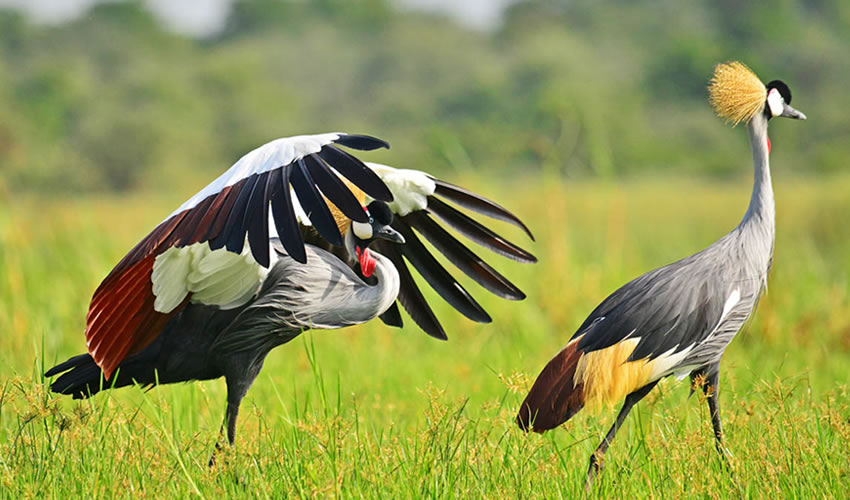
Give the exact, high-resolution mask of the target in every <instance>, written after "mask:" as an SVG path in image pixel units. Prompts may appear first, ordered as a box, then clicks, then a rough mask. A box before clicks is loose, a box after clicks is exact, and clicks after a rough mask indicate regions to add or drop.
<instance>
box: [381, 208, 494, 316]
mask: <svg viewBox="0 0 850 500" xmlns="http://www.w3.org/2000/svg"><path fill="white" fill-rule="evenodd" d="M392 227H393V228H394V229H395V230H396V231H398V232H399V233H401V235H402V236H404V239H405V244H404V256H405V257H406V258H407V260H409V261H410V263H411V264H413V267H415V268H416V270H417V271H419V274H421V275H422V277H423V278H425V281H427V282H428V284H429V285H431V287H432V288H433V289H434V290H435V291H436V292H437V293H438V294H439V295H440V297H442V298H443V299H444V300H445V301H446V302H448V303H449V304H451V305H452V307H454V308H455V309H457V310H458V311H460V313H461V314H463V315H464V316H466V317H467V318H469V319H471V320H472V321H476V322H478V323H490V322H491V321H492V319H491V318H490V315H489V314H487V311H485V310H484V309H483V308H482V307H481V306H480V305H479V304H478V302H476V301H475V299H473V298H472V296H471V295H469V292H467V291H466V289H464V288H463V286H461V284H460V283H458V282H457V280H456V279H454V277H453V276H452V275H451V274H449V272H448V271H446V269H445V268H444V267H443V266H442V265H440V263H439V262H437V259H435V258H434V256H433V255H431V253H430V252H429V251H428V249H427V248H425V245H423V244H422V242H421V241H420V240H419V238H418V237H417V236H416V234H415V233H414V232H413V230H412V229H411V228H410V226H409V225H408V222H407V221H406V220H405V218H404V217H402V218H401V219H399V218H396V219H395V220H394V221H393V224H392Z"/></svg>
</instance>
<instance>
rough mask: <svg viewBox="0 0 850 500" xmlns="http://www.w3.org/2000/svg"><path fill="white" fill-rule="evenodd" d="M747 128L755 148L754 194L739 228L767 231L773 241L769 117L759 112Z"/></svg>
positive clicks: (773, 208) (773, 218)
mask: <svg viewBox="0 0 850 500" xmlns="http://www.w3.org/2000/svg"><path fill="white" fill-rule="evenodd" d="M747 130H748V131H749V134H750V145H751V146H752V148H753V195H752V197H751V198H750V206H749V208H747V213H746V214H744V218H743V220H742V221H741V224H739V225H738V229H739V230H750V231H757V232H759V233H766V235H769V237H770V239H771V242H772V241H773V236H774V231H775V206H774V202H773V186H772V184H771V182H770V159H769V151H768V147H767V141H768V139H767V118H766V117H765V116H764V114H763V113H759V114H757V115H756V116H755V117H754V118H753V119H752V120H751V121H750V123H749V125H748V126H747ZM771 246H772V245H771Z"/></svg>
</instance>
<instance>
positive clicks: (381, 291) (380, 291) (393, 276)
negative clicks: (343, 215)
mask: <svg viewBox="0 0 850 500" xmlns="http://www.w3.org/2000/svg"><path fill="white" fill-rule="evenodd" d="M345 248H346V250H347V251H348V255H349V259H350V265H355V262H356V260H355V251H354V236H353V234H352V232H351V231H348V232H346V234H345ZM370 252H371V253H372V257H373V258H374V259H375V260H376V261H377V262H376V265H375V274H373V276H374V277H375V281H376V283H375V286H366V287H362V288H360V289H359V290H358V292H357V293H358V296H359V297H360V298H359V299H358V300H360V301H361V304H362V307H363V310H364V311H366V310H370V311H372V313H371V314H373V316H372V318H374V317H375V316H378V315H380V314H383V313H384V312H386V310H387V309H389V308H390V306H391V305H392V304H393V302H395V300H396V298H397V297H398V290H399V288H400V287H401V278H400V277H399V274H398V270H397V269H396V268H395V266H394V265H393V263H392V261H391V260H390V259H388V258H386V257H384V256H383V255H381V254H379V253H378V252H375V251H374V250H370ZM370 319H371V318H370Z"/></svg>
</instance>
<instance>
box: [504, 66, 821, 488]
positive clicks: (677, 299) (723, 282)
mask: <svg viewBox="0 0 850 500" xmlns="http://www.w3.org/2000/svg"><path fill="white" fill-rule="evenodd" d="M709 94H710V101H711V103H712V106H713V107H714V108H715V111H716V112H717V114H718V115H719V116H721V117H723V118H725V119H726V120H727V121H730V122H732V123H739V122H741V121H746V123H747V130H748V134H749V140H750V145H751V147H752V154H753V172H754V181H753V191H752V196H751V197H750V203H749V206H748V208H747V211H746V213H745V214H744V217H743V219H742V220H741V222H740V223H739V224H738V225H737V226H736V227H735V228H734V229H733V230H732V231H731V232H729V233H728V234H726V235H725V236H723V237H722V238H720V239H719V240H718V241H716V242H715V243H714V244H712V245H710V246H709V247H707V248H706V249H704V250H702V251H700V252H698V253H696V254H693V255H691V256H689V257H686V258H684V259H681V260H679V261H676V262H674V263H672V264H670V265H667V266H664V267H661V268H659V269H656V270H654V271H650V272H648V273H646V274H644V275H642V276H640V277H638V278H636V279H634V280H632V281H630V282H629V283H627V284H625V285H623V286H622V287H621V288H619V289H618V290H616V291H615V292H614V293H612V294H611V295H610V296H609V297H607V298H606V299H605V300H603V301H602V303H601V304H599V306H597V307H596V308H595V309H594V310H593V312H591V314H590V315H589V316H588V317H587V319H586V320H585V321H584V322H583V323H582V324H581V326H579V328H578V329H577V331H576V333H575V334H574V335H573V337H572V338H571V340H570V342H569V343H568V344H567V346H566V347H564V348H563V349H562V350H561V352H559V353H558V354H557V355H556V356H555V357H554V358H552V360H551V361H550V362H549V363H548V364H547V365H546V366H545V367H544V369H543V371H541V373H540V375H539V376H538V378H537V380H536V381H535V383H534V385H533V386H532V388H531V390H530V391H529V393H528V395H527V396H526V398H525V400H524V401H523V403H522V405H521V407H520V411H519V414H518V416H517V423H518V425H519V426H520V428H522V429H524V430H534V431H538V432H543V431H545V430H548V429H552V428H555V427H557V426H558V425H560V424H562V423H564V422H566V421H567V420H569V419H570V418H571V417H572V416H573V415H575V414H576V413H577V412H578V411H579V410H581V408H583V407H584V405H585V402H586V400H588V401H592V402H602V401H607V402H610V403H615V402H616V401H617V400H619V399H620V398H625V400H624V403H623V407H622V409H621V410H620V413H619V415H618V416H617V419H616V421H615V422H614V425H613V426H612V427H611V429H610V430H609V432H608V434H607V435H606V436H605V438H604V439H603V441H602V443H601V444H600V445H599V446H598V447H597V449H596V452H595V453H594V454H593V455H592V456H591V458H590V466H589V468H588V476H587V477H588V483H587V484H588V485H590V484H591V483H592V481H593V479H594V478H595V476H596V474H597V473H598V471H599V469H600V467H601V466H600V459H601V457H602V455H603V454H604V453H605V451H606V450H607V448H608V446H609V445H610V443H611V441H612V440H613V439H614V436H615V435H616V433H617V430H618V429H619V427H620V425H621V424H622V423H623V421H624V420H625V417H626V415H628V413H629V411H630V410H631V408H632V407H633V406H634V404H636V403H637V402H638V401H640V399H642V398H643V397H644V396H646V395H647V394H648V393H649V392H650V391H651V390H652V388H653V387H654V386H655V385H656V384H657V383H658V381H659V380H660V379H662V378H664V377H666V376H670V375H676V376H678V377H684V376H687V375H690V377H691V379H692V382H694V381H697V380H699V381H701V382H702V383H703V390H704V391H705V394H706V396H707V401H708V406H709V411H710V415H711V420H712V425H713V427H714V435H715V438H716V445H717V449H718V451H719V452H720V453H721V455H722V456H723V457H724V459H725V458H726V452H725V449H724V448H723V443H722V439H723V433H722V428H721V423H720V414H719V409H718V397H717V389H718V381H719V366H720V360H721V357H722V356H723V353H724V351H725V350H726V348H727V346H728V345H729V343H730V342H731V341H732V340H733V339H734V337H735V336H736V335H737V334H738V332H740V331H741V329H742V328H743V327H744V326H745V325H746V324H747V322H748V321H749V319H750V318H752V316H753V313H754V312H755V310H756V307H757V306H758V303H759V299H760V297H761V296H762V293H763V292H764V291H765V290H766V288H767V276H768V273H769V271H770V268H771V265H772V262H773V247H774V236H775V207H774V199H773V189H772V186H771V177H770V165H769V159H768V158H769V153H770V142H769V139H768V135H767V128H768V121H769V120H770V119H771V118H774V117H778V116H783V117H789V118H796V119H805V115H803V114H802V113H800V112H799V111H797V110H795V109H794V108H792V107H791V106H790V101H791V94H790V90H789V89H788V87H787V85H785V84H784V83H782V82H780V81H773V82H770V83H769V84H768V85H767V86H765V85H764V84H762V83H761V81H760V80H759V79H758V78H757V77H756V76H755V74H754V73H752V72H751V71H750V70H749V68H747V67H746V66H744V65H743V64H741V63H737V62H733V63H727V64H721V65H718V66H717V67H716V68H715V74H714V78H713V79H712V83H711V86H710V87H709ZM589 367H590V368H589ZM692 387H693V386H692Z"/></svg>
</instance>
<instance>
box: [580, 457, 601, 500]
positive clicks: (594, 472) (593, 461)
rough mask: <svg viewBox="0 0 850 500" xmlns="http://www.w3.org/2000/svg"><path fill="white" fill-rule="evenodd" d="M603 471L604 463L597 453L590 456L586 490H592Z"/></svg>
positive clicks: (585, 484)
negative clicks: (600, 460) (597, 456)
mask: <svg viewBox="0 0 850 500" xmlns="http://www.w3.org/2000/svg"><path fill="white" fill-rule="evenodd" d="M601 472H602V464H601V463H600V462H599V459H597V458H596V453H594V454H593V455H591V456H590V466H589V467H588V468H587V481H585V483H584V489H585V491H588V492H589V491H590V490H591V489H592V488H593V483H594V482H595V481H596V478H597V477H599V474H600V473H601Z"/></svg>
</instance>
